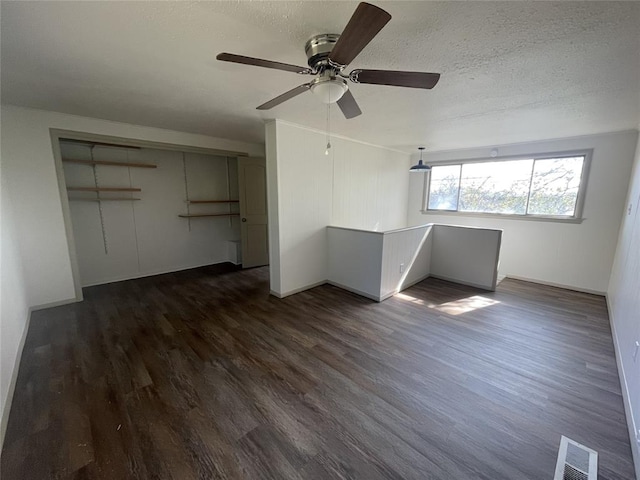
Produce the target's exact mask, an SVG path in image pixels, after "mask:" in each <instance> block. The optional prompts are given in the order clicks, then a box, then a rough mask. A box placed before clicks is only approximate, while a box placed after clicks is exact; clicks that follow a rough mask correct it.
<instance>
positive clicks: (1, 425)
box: [0, 300, 75, 451]
mask: <svg viewBox="0 0 640 480" xmlns="http://www.w3.org/2000/svg"><path fill="white" fill-rule="evenodd" d="M74 301H75V300H74ZM32 311H33V308H29V309H28V310H27V320H26V321H25V324H24V330H23V331H22V336H21V337H20V343H19V344H18V352H17V355H16V359H15V362H14V364H13V371H12V372H11V381H10V382H9V389H8V391H7V402H6V403H5V404H4V408H3V409H2V418H1V419H0V451H2V447H3V445H4V435H5V434H6V433H7V425H8V423H9V413H10V412H11V404H12V403H13V394H14V393H15V390H16V381H17V380H18V372H19V371H20V360H22V351H23V350H24V343H25V341H26V340H27V333H28V332H29V325H30V324H31V312H32Z"/></svg>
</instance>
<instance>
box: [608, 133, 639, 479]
mask: <svg viewBox="0 0 640 480" xmlns="http://www.w3.org/2000/svg"><path fill="white" fill-rule="evenodd" d="M639 209H640V140H639V141H638V144H637V146H636V154H635V162H634V165H633V173H632V175H631V184H630V185H629V191H628V193H627V198H626V203H625V205H624V206H623V208H621V209H620V210H619V211H618V212H619V213H622V225H621V227H620V235H619V237H618V248H617V249H616V255H615V260H614V262H613V269H612V272H611V280H610V282H609V291H608V305H609V313H610V315H611V325H612V327H613V328H612V330H613V336H614V345H615V348H616V355H617V358H618V369H619V374H620V380H621V384H622V390H623V396H624V397H625V407H626V411H627V422H628V424H629V435H630V437H631V449H632V451H633V457H634V461H635V465H636V476H637V477H638V478H640V446H639V444H638V440H637V439H640V432H638V429H640V352H637V353H636V346H635V344H636V342H640V214H639V213H638V210H639ZM612 216H615V215H612ZM634 355H635V359H634Z"/></svg>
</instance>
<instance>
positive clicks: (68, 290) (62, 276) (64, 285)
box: [1, 105, 264, 306]
mask: <svg viewBox="0 0 640 480" xmlns="http://www.w3.org/2000/svg"><path fill="white" fill-rule="evenodd" d="M1 121H2V134H3V135H2V146H1V155H2V163H3V175H6V176H7V182H9V183H10V184H11V186H12V189H11V192H12V194H11V195H12V204H13V209H14V218H15V219H16V232H15V234H16V241H17V244H18V245H19V249H20V253H21V255H22V259H23V267H24V278H25V291H26V298H27V304H28V305H29V306H39V305H47V304H51V303H55V302H59V301H63V300H67V299H74V298H75V290H74V283H73V278H72V272H71V261H70V255H69V249H68V243H67V236H66V232H65V225H64V221H63V214H62V203H61V198H60V192H59V188H58V180H57V176H56V170H55V165H54V158H53V150H52V143H51V136H50V131H49V130H50V129H52V128H53V129H64V130H72V131H77V132H87V133H90V134H98V135H109V136H114V137H122V138H131V139H136V140H143V141H150V142H160V143H170V144H177V145H185V146H191V147H201V148H211V149H219V150H233V151H243V152H247V153H249V154H250V155H255V156H262V155H263V154H264V150H263V146H262V145H259V144H251V143H244V142H237V141H231V140H224V139H219V138H214V137H207V136H204V135H194V134H188V133H182V132H176V131H171V130H163V129H159V128H150V127H142V126H137V125H130V124H125V123H118V122H111V121H105V120H98V119H94V118H86V117H78V116H74V115H66V114H60V113H55V112H46V111H41V110H31V109H25V108H20V107H13V106H5V105H3V106H2V107H1Z"/></svg>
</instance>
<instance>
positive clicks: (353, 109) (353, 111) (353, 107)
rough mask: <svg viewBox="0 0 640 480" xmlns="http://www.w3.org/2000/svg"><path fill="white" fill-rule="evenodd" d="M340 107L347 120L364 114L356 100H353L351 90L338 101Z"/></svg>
mask: <svg viewBox="0 0 640 480" xmlns="http://www.w3.org/2000/svg"><path fill="white" fill-rule="evenodd" d="M338 106H339V107H340V110H342V113H343V114H344V116H345V118H346V119H347V120H348V119H350V118H353V117H357V116H358V115H361V114H362V110H360V107H359V106H358V103H357V102H356V99H355V98H353V95H352V94H351V90H347V91H346V92H344V95H342V97H341V98H340V100H338Z"/></svg>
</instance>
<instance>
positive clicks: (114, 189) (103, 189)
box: [67, 187, 142, 192]
mask: <svg viewBox="0 0 640 480" xmlns="http://www.w3.org/2000/svg"><path fill="white" fill-rule="evenodd" d="M67 191H69V192H141V191H142V189H141V188H132V187H67Z"/></svg>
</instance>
